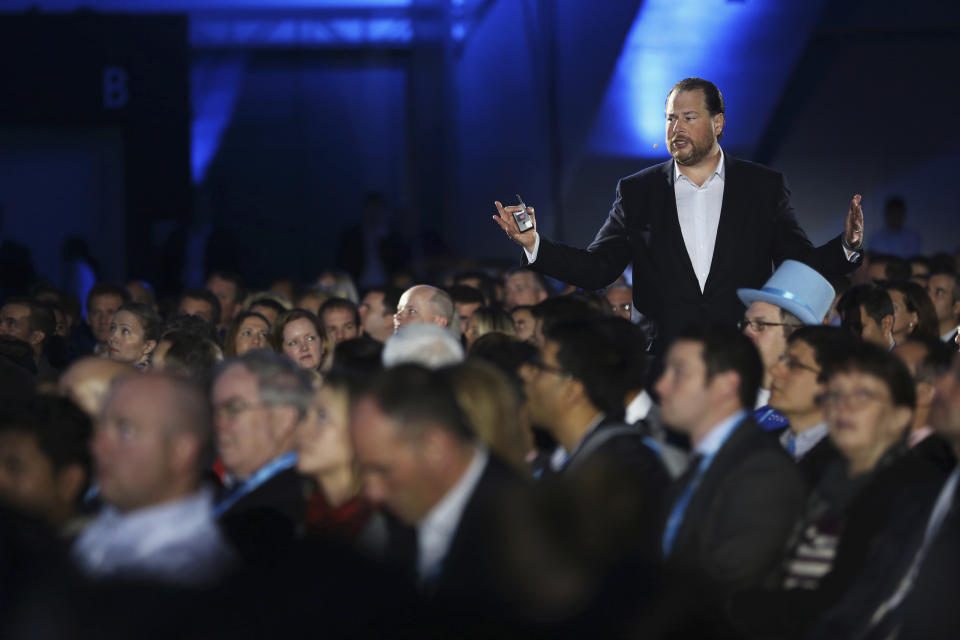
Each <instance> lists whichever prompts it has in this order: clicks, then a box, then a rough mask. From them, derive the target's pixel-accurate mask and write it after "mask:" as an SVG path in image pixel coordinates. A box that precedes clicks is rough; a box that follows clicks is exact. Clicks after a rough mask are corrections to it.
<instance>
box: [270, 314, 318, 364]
mask: <svg viewBox="0 0 960 640" xmlns="http://www.w3.org/2000/svg"><path fill="white" fill-rule="evenodd" d="M271 342H272V343H273V348H274V350H275V351H276V352H277V353H282V354H284V355H286V356H287V357H288V358H290V359H291V360H292V361H293V362H295V363H296V364H297V366H298V367H300V368H301V369H307V370H309V371H319V370H320V366H321V365H322V364H323V359H324V355H326V351H327V336H326V333H325V332H324V330H323V327H322V326H320V321H319V320H318V319H317V316H315V315H313V314H312V313H310V312H309V311H304V310H303V309H293V310H291V311H287V312H286V313H284V314H283V315H282V316H280V318H278V319H277V322H276V324H274V325H273V329H272V330H271Z"/></svg>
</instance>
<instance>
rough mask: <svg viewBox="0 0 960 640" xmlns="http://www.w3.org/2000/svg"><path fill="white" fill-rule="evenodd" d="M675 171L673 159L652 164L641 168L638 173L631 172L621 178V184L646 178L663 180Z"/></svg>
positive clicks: (638, 181)
mask: <svg viewBox="0 0 960 640" xmlns="http://www.w3.org/2000/svg"><path fill="white" fill-rule="evenodd" d="M672 171H673V159H670V160H667V161H665V162H661V163H659V164H655V165H651V166H649V167H647V168H646V169H641V170H640V171H637V172H636V173H631V174H630V175H628V176H625V177H623V178H620V184H621V185H622V184H624V183H626V184H635V183H640V182H644V181H646V180H651V179H653V180H661V179H663V178H664V177H667V178H669V177H670V176H671V172H672Z"/></svg>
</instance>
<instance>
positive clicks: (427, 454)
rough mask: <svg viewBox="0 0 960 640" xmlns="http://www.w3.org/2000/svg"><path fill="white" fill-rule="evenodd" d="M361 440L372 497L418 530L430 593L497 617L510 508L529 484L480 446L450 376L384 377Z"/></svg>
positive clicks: (359, 422)
mask: <svg viewBox="0 0 960 640" xmlns="http://www.w3.org/2000/svg"><path fill="white" fill-rule="evenodd" d="M351 435H352V438H353V444H354V449H355V452H356V456H357V460H358V462H359V463H360V468H361V473H362V475H363V478H364V481H365V485H364V486H365V491H366V494H367V496H368V497H369V498H370V499H371V501H373V502H374V503H376V504H380V505H383V506H384V507H385V508H386V509H387V510H388V511H389V512H391V513H392V514H394V515H396V516H397V517H398V518H399V519H400V520H402V521H403V522H404V523H406V524H407V525H410V526H411V527H413V528H415V533H416V551H415V561H413V562H412V563H411V564H413V565H414V568H413V571H412V573H413V574H414V575H415V579H416V581H417V584H418V587H419V589H420V591H421V593H422V594H423V595H424V596H425V597H427V598H428V599H430V600H433V601H441V602H443V603H444V604H445V605H446V606H447V607H448V608H449V610H470V611H477V610H478V609H482V608H483V607H485V606H491V607H492V611H497V607H498V606H500V605H503V604H504V602H503V600H504V598H503V596H502V592H501V591H500V590H499V587H498V577H497V576H498V572H499V567H498V564H497V563H498V561H500V559H501V556H502V554H501V553H500V552H499V549H502V547H501V546H500V545H499V543H498V535H499V528H498V525H499V523H498V514H499V509H500V507H501V504H500V503H501V501H502V500H503V499H504V498H505V497H506V496H509V495H516V493H517V492H518V490H519V489H521V488H522V486H523V483H522V481H521V480H520V479H519V477H517V476H516V475H515V474H514V473H513V472H512V471H510V470H509V468H508V467H507V466H506V465H505V463H502V462H500V461H499V460H498V459H497V458H496V457H494V456H493V455H492V454H490V453H489V452H488V451H487V450H486V449H485V448H484V447H481V446H479V445H477V444H476V442H475V441H474V437H473V432H472V430H471V428H470V426H469V424H468V423H467V421H466V418H465V417H464V416H463V414H462V412H461V411H460V409H459V407H458V406H457V403H456V399H455V396H454V395H453V391H452V389H451V388H450V386H449V383H448V382H447V380H445V378H444V376H443V374H441V373H438V372H434V371H430V370H429V369H426V368H424V367H421V366H419V365H413V364H406V365H399V366H396V367H393V368H392V369H388V370H386V371H384V372H383V373H382V374H381V375H380V376H379V377H378V378H377V379H376V380H375V381H374V382H373V384H372V385H371V388H370V389H369V390H367V391H366V392H364V393H363V394H362V395H361V396H360V397H359V398H358V399H357V400H356V402H355V403H354V406H353V410H352V413H351Z"/></svg>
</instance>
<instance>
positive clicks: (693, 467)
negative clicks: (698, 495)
mask: <svg viewBox="0 0 960 640" xmlns="http://www.w3.org/2000/svg"><path fill="white" fill-rule="evenodd" d="M703 461H704V459H703V456H702V455H701V454H699V453H698V454H696V455H694V456H693V457H691V458H690V464H689V465H688V466H687V470H686V471H684V472H683V475H682V476H680V479H679V480H678V481H677V483H678V486H680V487H682V489H681V491H680V496H679V497H678V498H677V501H676V502H674V503H673V509H671V510H670V516H669V517H668V518H667V524H666V526H665V527H664V530H663V557H664V558H669V557H670V552H671V551H672V550H673V543H674V539H675V538H676V537H677V531H678V530H679V529H680V525H681V523H683V516H684V513H685V512H686V510H687V506H688V505H689V504H690V500H691V499H692V498H693V493H694V492H695V491H696V490H697V485H698V484H700V478H701V477H702V475H703V471H704V469H702V468H701V467H703Z"/></svg>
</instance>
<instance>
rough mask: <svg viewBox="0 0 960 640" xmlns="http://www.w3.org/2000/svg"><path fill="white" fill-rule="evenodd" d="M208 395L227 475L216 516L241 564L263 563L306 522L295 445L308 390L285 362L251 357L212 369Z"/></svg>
mask: <svg viewBox="0 0 960 640" xmlns="http://www.w3.org/2000/svg"><path fill="white" fill-rule="evenodd" d="M211 397H212V400H213V416H214V427H215V429H216V442H217V451H218V452H219V454H220V459H221V461H222V463H223V466H224V468H225V469H226V472H227V474H228V476H227V478H228V482H227V487H226V489H225V490H224V491H223V492H222V493H221V495H220V497H219V499H218V502H217V504H216V506H215V507H214V514H215V516H216V517H217V518H218V520H219V523H220V525H221V528H222V529H223V531H224V532H225V533H226V536H227V538H228V539H229V540H230V542H231V543H232V544H233V545H234V547H235V548H236V549H237V551H238V552H239V554H240V556H241V557H242V558H243V559H244V560H245V561H246V562H248V563H251V564H261V563H265V562H268V561H269V560H270V559H271V558H274V557H276V554H278V553H280V552H282V551H283V549H284V547H286V545H288V544H289V543H290V542H292V540H293V538H294V533H295V531H296V530H297V528H299V527H300V526H301V525H302V523H303V515H304V496H303V490H302V487H301V482H300V478H299V476H298V475H297V472H296V469H295V467H296V464H297V453H296V451H295V443H296V432H297V426H298V425H299V424H300V423H301V422H302V421H303V419H304V418H305V417H306V415H307V411H308V410H309V408H310V404H311V402H312V397H313V387H312V385H311V383H310V379H309V377H308V376H307V375H306V373H305V372H304V371H303V369H301V368H300V367H298V366H297V365H295V364H294V363H293V362H291V361H290V360H289V359H287V358H284V357H283V356H281V355H278V354H276V353H271V352H269V351H249V352H247V353H246V354H244V355H242V356H240V357H238V358H233V359H231V360H226V361H224V362H223V363H222V364H221V365H220V366H219V367H218V368H217V370H216V371H215V373H214V377H213V383H212V386H211Z"/></svg>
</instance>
